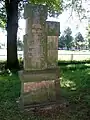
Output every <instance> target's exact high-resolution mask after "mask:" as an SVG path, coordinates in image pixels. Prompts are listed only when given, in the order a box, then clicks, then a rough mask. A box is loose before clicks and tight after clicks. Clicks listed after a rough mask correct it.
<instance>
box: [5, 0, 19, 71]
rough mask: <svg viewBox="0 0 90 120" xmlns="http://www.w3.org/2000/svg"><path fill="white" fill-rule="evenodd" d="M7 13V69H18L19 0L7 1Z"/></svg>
mask: <svg viewBox="0 0 90 120" xmlns="http://www.w3.org/2000/svg"><path fill="white" fill-rule="evenodd" d="M5 5H6V12H7V68H9V69H18V68H19V63H18V57H17V30H18V0H6V1H5Z"/></svg>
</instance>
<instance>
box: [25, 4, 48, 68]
mask: <svg viewBox="0 0 90 120" xmlns="http://www.w3.org/2000/svg"><path fill="white" fill-rule="evenodd" d="M26 9H29V8H28V7H26ZM45 10H46V7H45V6H41V5H39V6H36V5H33V6H31V9H30V14H29V13H27V12H26V14H28V18H27V17H25V18H27V19H26V35H25V36H24V48H25V49H24V58H25V59H24V69H25V70H35V69H37V70H40V69H45V68H47V61H46V54H47V52H46V43H47V36H46V18H47V13H46V11H45ZM26 11H27V10H26ZM44 12H45V13H44ZM26 16H27V15H26Z"/></svg>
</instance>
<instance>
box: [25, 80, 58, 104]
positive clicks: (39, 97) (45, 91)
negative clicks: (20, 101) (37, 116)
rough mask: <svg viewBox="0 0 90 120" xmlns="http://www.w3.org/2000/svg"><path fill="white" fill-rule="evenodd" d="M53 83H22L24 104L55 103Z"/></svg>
mask: <svg viewBox="0 0 90 120" xmlns="http://www.w3.org/2000/svg"><path fill="white" fill-rule="evenodd" d="M55 100H56V96H55V83H54V81H42V82H38V83H37V82H27V83H24V104H30V103H41V102H45V101H55Z"/></svg>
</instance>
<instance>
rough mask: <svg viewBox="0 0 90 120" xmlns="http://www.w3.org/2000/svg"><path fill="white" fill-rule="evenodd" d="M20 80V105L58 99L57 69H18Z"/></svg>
mask: <svg viewBox="0 0 90 120" xmlns="http://www.w3.org/2000/svg"><path fill="white" fill-rule="evenodd" d="M19 77H20V80H21V96H20V100H19V101H20V102H19V103H20V107H21V108H25V107H28V106H29V107H30V106H31V107H32V106H33V107H35V106H37V105H40V106H41V105H43V104H45V105H46V104H48V103H49V104H50V103H53V102H58V100H59V99H60V80H59V69H58V68H54V69H47V70H36V71H35V70H34V71H19Z"/></svg>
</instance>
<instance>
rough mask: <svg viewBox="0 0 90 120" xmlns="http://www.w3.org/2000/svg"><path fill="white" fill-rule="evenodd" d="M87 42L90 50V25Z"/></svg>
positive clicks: (89, 26)
mask: <svg viewBox="0 0 90 120" xmlns="http://www.w3.org/2000/svg"><path fill="white" fill-rule="evenodd" d="M87 40H88V47H89V49H90V24H89V25H88V27H87Z"/></svg>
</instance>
